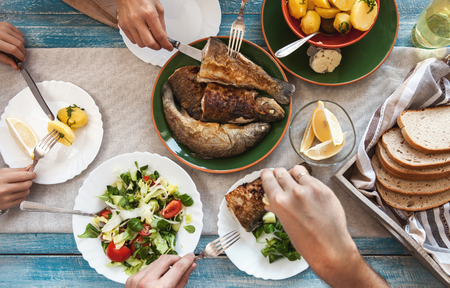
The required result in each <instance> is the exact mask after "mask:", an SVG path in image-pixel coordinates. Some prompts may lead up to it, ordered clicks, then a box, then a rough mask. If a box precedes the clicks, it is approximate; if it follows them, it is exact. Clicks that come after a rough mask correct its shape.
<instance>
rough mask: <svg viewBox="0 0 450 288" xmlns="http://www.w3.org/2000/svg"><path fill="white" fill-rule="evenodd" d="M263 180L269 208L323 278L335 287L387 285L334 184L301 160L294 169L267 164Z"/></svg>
mask: <svg viewBox="0 0 450 288" xmlns="http://www.w3.org/2000/svg"><path fill="white" fill-rule="evenodd" d="M261 180H262V185H263V188H264V191H265V193H266V195H267V198H268V201H269V203H270V205H268V206H266V210H268V211H271V212H273V213H275V215H276V216H277V218H278V219H279V220H280V222H281V224H282V225H283V228H284V229H285V231H286V233H287V234H288V235H289V238H290V239H291V242H292V244H293V245H294V247H295V249H296V250H297V252H299V253H300V255H302V257H303V258H304V259H305V260H306V262H308V264H309V265H310V267H311V269H312V270H313V271H314V272H315V273H316V274H317V275H318V276H319V277H320V278H322V279H323V280H324V281H325V282H327V283H328V284H329V285H330V286H332V287H339V286H342V287H387V284H386V282H385V281H384V279H383V278H381V277H380V276H379V275H378V274H377V273H376V272H375V271H373V270H372V269H371V268H370V266H369V265H368V264H367V263H366V262H365V261H364V260H363V259H362V257H361V255H360V254H359V252H358V249H357V247H356V244H355V242H354V241H353V239H352V237H351V236H350V234H349V232H348V230H347V221H346V218H345V212H344V209H343V207H342V205H341V203H340V202H339V200H338V198H337V197H336V195H335V194H334V193H333V191H331V189H330V188H328V187H327V186H326V185H325V184H323V183H322V182H320V181H319V180H318V179H316V178H314V177H312V176H311V175H309V173H308V172H307V170H306V168H305V167H304V166H301V165H297V166H295V167H294V168H292V169H291V170H289V171H287V170H286V169H284V168H276V169H274V170H268V169H266V170H263V171H262V172H261ZM361 284H363V285H361ZM371 285H374V286H371ZM375 285H377V286H375Z"/></svg>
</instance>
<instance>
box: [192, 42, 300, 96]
mask: <svg viewBox="0 0 450 288" xmlns="http://www.w3.org/2000/svg"><path fill="white" fill-rule="evenodd" d="M227 50H228V48H227V45H225V44H224V43H223V42H222V41H220V40H218V39H216V38H212V37H211V38H209V39H208V42H207V43H206V45H205V47H204V48H203V49H202V64H201V66H200V71H199V73H198V76H197V79H198V81H199V82H205V83H210V82H214V83H219V84H224V85H233V86H236V87H241V88H252V89H258V90H261V91H265V92H267V93H268V94H269V95H270V96H272V97H273V98H274V99H275V100H276V101H277V102H278V103H280V104H289V102H290V101H291V96H292V94H293V93H294V91H295V86H294V85H292V84H290V83H288V82H286V81H282V80H279V79H276V78H274V77H271V76H270V75H269V74H267V73H266V72H265V71H264V70H263V69H262V68H261V67H259V66H258V65H256V64H255V63H253V62H252V61H250V60H249V59H247V58H245V57H244V56H243V55H242V54H239V55H238V57H237V58H233V57H230V56H229V55H228V52H227Z"/></svg>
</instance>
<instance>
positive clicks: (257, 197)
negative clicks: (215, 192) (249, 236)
mask: <svg viewBox="0 0 450 288" xmlns="http://www.w3.org/2000/svg"><path fill="white" fill-rule="evenodd" d="M264 195H265V193H264V189H263V187H262V181H261V178H258V179H256V180H254V181H252V182H250V183H244V184H242V185H239V186H238V187H237V188H236V189H234V190H233V191H230V192H229V193H227V195H225V200H226V201H227V207H228V209H229V210H230V212H231V214H232V215H233V218H235V219H236V220H237V221H238V222H239V224H241V226H242V227H243V228H244V229H245V230H246V231H247V232H252V231H253V230H255V229H256V228H258V227H259V226H261V224H262V223H263V220H262V218H263V216H264V214H266V212H267V211H266V210H265V209H264V206H265V205H264V203H263V198H264Z"/></svg>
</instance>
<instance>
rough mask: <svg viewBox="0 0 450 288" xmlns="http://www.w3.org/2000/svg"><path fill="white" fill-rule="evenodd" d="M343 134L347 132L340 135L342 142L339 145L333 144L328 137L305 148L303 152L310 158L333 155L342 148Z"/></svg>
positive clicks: (325, 157)
mask: <svg viewBox="0 0 450 288" xmlns="http://www.w3.org/2000/svg"><path fill="white" fill-rule="evenodd" d="M345 134H347V132H345V133H344V134H343V135H342V143H341V144H339V145H336V146H335V145H334V143H333V140H331V139H330V140H328V141H325V142H322V143H320V144H317V145H316V146H314V147H312V148H310V149H308V150H306V151H305V152H304V153H303V154H305V155H306V156H307V157H308V158H310V159H312V160H324V159H327V158H330V157H333V156H334V155H336V154H338V153H339V152H340V151H341V150H342V148H344V145H345Z"/></svg>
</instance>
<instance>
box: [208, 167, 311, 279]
mask: <svg viewBox="0 0 450 288" xmlns="http://www.w3.org/2000/svg"><path fill="white" fill-rule="evenodd" d="M261 171H262V170H260V171H255V172H253V173H251V174H248V175H246V176H245V177H244V178H242V179H240V180H238V181H237V182H236V183H234V185H233V186H231V188H230V190H228V192H227V193H229V192H231V191H233V190H234V189H236V188H237V187H238V186H239V185H242V184H244V183H248V182H252V181H253V180H255V179H257V178H258V177H259V176H260V174H261ZM226 202H227V201H226V200H225V198H224V199H223V201H222V203H221V204H220V211H219V216H218V218H219V220H218V223H217V225H218V227H219V236H223V235H225V234H226V233H228V232H229V231H231V230H233V229H237V230H238V231H239V234H240V235H241V239H239V241H237V242H236V243H235V244H233V246H231V247H230V248H228V249H227V250H226V251H225V253H226V254H227V256H228V258H229V259H230V260H231V262H233V263H234V265H236V267H237V268H239V270H241V271H244V272H245V273H247V274H249V275H253V276H255V277H258V278H262V279H264V280H268V279H271V280H281V279H286V278H289V277H292V276H294V275H297V274H298V273H300V272H302V271H304V270H306V269H307V268H308V267H309V265H308V263H306V261H305V260H304V259H303V258H302V259H300V260H297V261H292V262H291V261H289V260H288V259H287V258H281V259H278V260H276V261H274V262H273V263H269V259H267V258H264V256H263V255H262V254H261V249H263V248H264V246H265V243H257V242H256V239H255V236H253V234H252V233H251V232H247V231H245V229H244V228H242V226H241V225H240V224H239V222H237V221H236V220H234V219H233V216H232V215H231V212H230V210H229V209H228V207H227V203H226Z"/></svg>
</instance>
